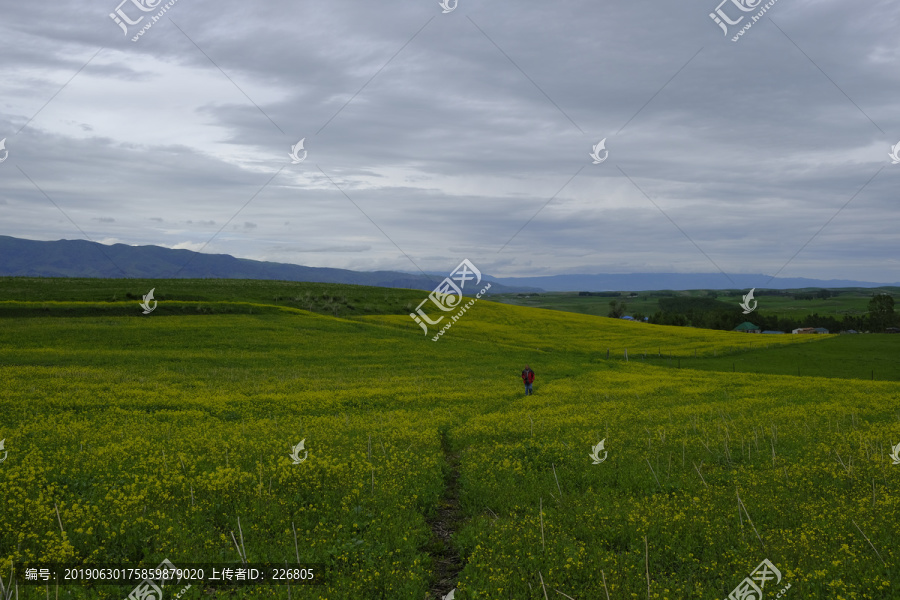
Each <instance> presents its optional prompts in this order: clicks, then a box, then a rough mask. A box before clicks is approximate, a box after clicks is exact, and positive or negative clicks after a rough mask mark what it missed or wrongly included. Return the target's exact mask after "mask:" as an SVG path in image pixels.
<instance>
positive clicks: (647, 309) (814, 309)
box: [492, 287, 900, 320]
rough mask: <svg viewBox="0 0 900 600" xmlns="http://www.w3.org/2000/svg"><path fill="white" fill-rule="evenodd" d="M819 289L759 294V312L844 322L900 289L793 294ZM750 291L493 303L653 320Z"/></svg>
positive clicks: (505, 298)
mask: <svg viewBox="0 0 900 600" xmlns="http://www.w3.org/2000/svg"><path fill="white" fill-rule="evenodd" d="M817 289H818V288H816V289H801V290H780V292H784V293H786V294H788V295H787V296H765V295H760V293H759V292H757V293H756V300H757V301H758V307H759V308H758V311H759V312H760V313H763V314H765V315H767V316H777V317H779V318H801V317H806V316H809V315H812V314H814V313H818V314H819V315H821V316H833V317H835V318H837V319H839V320H840V319H841V318H842V317H843V316H844V315H851V316H859V315H864V314H866V312H867V311H868V303H869V300H870V299H871V298H872V295H873V294H877V293H879V292H884V293H888V294H893V295H897V294H898V293H900V288H896V287H883V288H841V289H835V290H832V292H833V293H836V294H837V295H836V296H834V297H831V298H828V299H824V300H823V299H818V298H816V299H813V300H799V299H795V298H794V297H793V295H792V294H797V295H806V294H810V293H814V292H815V291H817ZM748 291H749V290H717V291H715V292H712V291H710V290H686V291H677V292H673V291H664V290H659V291H646V292H633V293H629V292H621V293H620V295H619V296H618V297H615V298H612V297H603V296H579V295H578V292H545V293H541V294H497V295H496V296H494V297H493V298H492V299H493V300H495V301H497V302H503V303H505V304H513V305H516V306H529V307H532V308H548V309H552V310H561V311H566V312H575V313H580V314H585V315H594V316H600V317H605V316H607V315H608V314H609V303H610V301H612V300H616V301H618V302H624V303H625V304H626V306H627V307H628V308H627V311H626V314H629V315H633V314H636V313H640V314H643V315H647V316H650V315H652V314H654V313H655V312H657V311H659V310H660V308H659V299H660V298H665V297H670V296H678V297H710V295H711V294H713V293H714V294H715V295H716V299H717V300H719V301H722V302H726V303H730V304H732V305H733V306H734V307H737V306H738V304H739V303H740V302H741V299H742V296H743V294H746V293H747V292H748Z"/></svg>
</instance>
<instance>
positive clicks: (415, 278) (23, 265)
mask: <svg viewBox="0 0 900 600" xmlns="http://www.w3.org/2000/svg"><path fill="white" fill-rule="evenodd" d="M0 276H28V277H98V278H122V277H129V278H135V279H175V278H188V279H274V280H281V281H309V282H319V283H345V284H354V285H369V286H376V287H389V288H407V289H414V290H432V289H434V287H435V285H437V284H438V283H439V282H440V281H442V280H443V278H444V277H446V276H447V274H436V273H435V274H429V275H421V274H415V273H404V272H401V271H350V270H347V269H328V268H320V267H303V266H300V265H291V264H284V263H275V262H264V261H258V260H249V259H246V258H235V257H233V256H230V255H228V254H201V253H198V252H194V251H192V250H172V249H169V248H163V247H160V246H128V245H126V244H114V245H111V246H107V245H104V244H98V243H96V242H88V241H85V240H58V241H55V242H40V241H34V240H24V239H20V238H14V237H8V236H0ZM730 278H731V279H730V280H729V278H728V277H726V276H724V275H723V274H721V273H630V274H621V275H617V274H606V275H552V276H547V277H492V276H490V275H487V274H484V279H485V280H486V281H490V282H492V284H493V285H492V287H491V293H494V294H500V293H535V292H542V291H551V292H604V291H630V292H640V291H647V290H698V289H708V290H718V289H749V288H753V287H759V288H763V287H765V288H769V289H797V288H838V287H887V286H889V285H894V286H897V285H900V283H894V284H884V283H872V282H866V281H851V280H845V279H830V280H821V279H806V278H796V277H795V278H780V279H773V280H771V281H770V279H771V278H770V277H769V276H768V275H747V274H731V275H730ZM732 281H733V283H732ZM735 284H737V285H735Z"/></svg>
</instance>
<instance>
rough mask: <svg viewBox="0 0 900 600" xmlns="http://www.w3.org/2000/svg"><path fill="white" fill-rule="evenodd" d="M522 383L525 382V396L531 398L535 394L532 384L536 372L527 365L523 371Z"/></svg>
mask: <svg viewBox="0 0 900 600" xmlns="http://www.w3.org/2000/svg"><path fill="white" fill-rule="evenodd" d="M522 381H523V382H525V395H526V396H530V395H531V394H532V393H533V392H532V390H531V384H532V383H534V371H532V370H531V367H529V366H528V365H525V370H524V371H522Z"/></svg>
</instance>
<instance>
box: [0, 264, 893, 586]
mask: <svg viewBox="0 0 900 600" xmlns="http://www.w3.org/2000/svg"><path fill="white" fill-rule="evenodd" d="M151 287H155V288H156V293H155V295H156V299H157V300H158V301H159V305H158V307H157V309H156V310H155V311H154V312H153V313H151V314H150V315H142V314H141V309H140V308H139V306H138V302H139V301H140V299H141V295H142V294H146V293H147V291H149V289H150V288H151ZM426 296H427V293H426V292H421V291H412V290H385V289H376V288H360V287H354V286H336V285H328V284H303V283H286V282H259V281H146V282H143V281H132V280H126V281H123V280H98V281H92V280H40V279H15V278H4V279H0V326H2V327H0V382H2V383H0V440H5V448H4V451H3V452H6V453H7V455H6V459H5V460H3V462H0V490H2V500H0V577H3V581H4V582H5V583H7V584H8V583H9V580H10V578H9V572H10V568H11V566H12V564H13V563H15V564H20V563H29V562H37V561H50V562H74V563H84V564H90V563H115V564H119V563H134V562H142V563H144V564H145V565H147V566H151V567H152V566H156V565H158V564H159V563H161V562H162V561H163V559H168V560H170V561H171V562H172V563H173V564H175V565H176V566H180V565H184V564H188V563H203V562H205V563H229V564H232V565H234V566H240V564H241V556H242V555H245V557H246V559H247V560H248V561H249V562H251V563H276V564H287V565H294V566H296V565H298V563H299V564H304V565H307V564H315V565H317V566H316V573H317V574H321V575H322V576H323V577H324V581H325V583H324V584H323V585H321V586H299V585H293V586H290V587H289V586H248V587H242V588H229V587H227V586H223V585H221V584H219V585H206V586H202V585H199V584H197V585H194V586H193V587H191V588H190V589H188V590H186V591H185V593H184V595H183V596H181V598H183V599H186V600H198V599H200V598H210V597H223V598H279V599H281V598H291V599H294V598H299V599H306V598H309V599H329V600H340V599H347V600H349V599H354V600H357V599H369V598H372V599H376V598H378V599H381V598H391V599H396V598H399V599H407V598H409V599H419V600H422V599H426V600H427V599H435V598H440V595H438V594H439V593H440V594H446V593H447V592H448V591H449V590H450V589H451V588H454V587H455V588H456V592H455V599H456V600H469V599H474V598H478V599H487V598H490V599H495V598H497V599H499V598H503V599H515V600H521V599H535V600H539V599H544V598H565V597H569V598H573V599H577V600H594V599H598V598H599V599H601V600H602V599H604V598H607V597H608V598H610V599H611V600H615V599H624V598H628V599H631V598H648V597H649V598H654V599H655V598H668V599H672V600H676V599H682V598H697V599H710V600H712V599H714V598H715V599H719V600H721V599H722V598H726V597H728V595H729V593H730V592H731V591H732V590H733V589H735V588H736V587H737V586H738V584H740V583H741V582H742V580H744V578H745V577H748V576H749V575H750V574H751V572H752V571H753V570H754V569H755V568H756V567H757V565H759V564H760V563H761V562H762V561H763V560H764V559H768V560H769V561H771V563H772V564H774V565H775V566H776V567H777V568H778V569H779V570H780V572H781V580H780V581H777V582H776V581H774V580H773V581H770V582H769V583H768V585H767V586H766V587H765V589H764V592H765V597H766V598H774V597H775V596H776V595H777V594H778V593H779V592H780V591H781V590H782V589H783V588H785V587H786V586H789V588H788V589H787V591H786V592H785V593H784V595H783V596H782V597H783V598H837V599H850V598H859V599H866V598H871V599H875V598H878V599H888V598H896V597H898V596H900V592H894V591H893V589H894V588H895V587H896V586H897V585H898V583H900V582H895V581H894V580H893V574H894V568H895V567H897V566H898V561H900V551H898V550H896V548H897V547H898V542H900V535H898V534H900V520H898V517H900V503H898V501H897V498H898V496H900V481H898V474H900V471H897V469H900V465H898V466H895V465H893V464H892V460H891V459H890V458H889V456H888V455H889V453H890V452H891V448H892V446H894V445H895V444H897V443H898V442H900V384H898V383H897V381H900V364H898V358H897V357H898V356H900V353H898V350H900V336H897V335H879V334H870V335H859V336H791V335H785V336H755V335H752V334H741V333H733V332H723V331H712V330H702V329H692V328H683V327H665V326H657V325H649V324H638V323H629V322H626V321H621V320H616V319H608V318H605V317H603V318H598V317H595V316H590V315H583V314H573V313H567V312H561V311H547V310H541V309H538V308H531V307H520V306H510V305H504V304H498V303H494V302H489V301H486V300H480V301H479V302H478V303H476V304H475V305H474V306H473V307H472V308H471V309H470V310H469V311H468V312H467V313H466V314H465V315H464V316H463V317H462V318H461V319H460V320H459V321H457V322H456V323H455V324H454V325H453V327H452V328H451V329H450V330H448V331H447V333H446V334H445V335H444V336H443V337H442V338H440V340H439V341H438V342H433V341H431V337H430V336H427V337H426V336H424V335H423V333H422V330H421V329H420V328H419V327H418V325H416V324H415V323H414V322H413V320H412V319H410V318H409V316H408V312H409V310H410V308H411V307H414V306H416V305H417V304H418V302H420V301H421V300H422V299H424V298H425V297H426ZM591 299H592V300H595V301H597V300H600V301H605V302H606V303H607V305H608V300H609V299H602V298H601V299H598V298H591ZM310 311H312V312H310ZM335 315H337V316H335ZM751 343H752V344H753V347H752V348H751V347H750V344H751ZM764 344H765V345H767V346H768V347H762V346H763V345H764ZM626 349H627V352H628V360H627V361H626V359H625V351H626ZM607 351H608V352H609V358H607ZM679 362H680V365H679ZM526 363H528V364H530V365H531V366H532V367H533V368H534V370H535V372H536V373H537V380H536V382H535V393H534V395H533V396H530V397H525V396H524V395H523V392H522V384H521V380H520V379H519V372H520V371H521V370H522V368H523V366H524V365H525V364H526ZM679 367H680V368H679ZM797 367H799V369H800V376H798V375H797V372H796V371H797ZM732 369H733V372H732ZM873 370H874V371H875V376H874V379H875V380H874V381H873V380H872V376H871V371H873ZM301 439H303V440H305V449H306V450H307V451H308V457H307V459H306V460H305V461H304V462H302V463H300V464H292V462H293V461H292V460H291V458H290V457H289V454H290V452H291V448H292V447H293V446H294V445H295V444H297V443H298V442H299V441H300V440H301ZM601 440H604V441H605V451H608V455H607V457H606V458H605V460H603V461H602V462H600V463H599V464H593V461H592V459H591V458H589V456H588V455H589V453H590V452H591V449H592V447H594V446H595V445H596V444H598V442H600V441H601ZM3 452H0V458H2V457H3ZM133 587H134V586H96V585H94V586H81V585H61V586H59V588H58V589H57V588H56V586H54V585H48V586H46V587H45V586H38V587H23V586H21V585H20V586H19V587H18V592H17V593H18V598H22V600H31V599H38V598H54V597H57V594H58V597H60V598H73V599H74V598H78V599H81V598H100V599H107V598H109V599H121V598H125V597H126V596H127V595H128V594H129V592H130V591H131V590H132V588H133ZM167 589H168V588H167ZM174 591H176V592H177V591H178V589H176V590H174ZM16 597H17V596H16V595H12V596H11V598H16ZM169 597H170V595H166V598H169ZM4 600H6V599H4Z"/></svg>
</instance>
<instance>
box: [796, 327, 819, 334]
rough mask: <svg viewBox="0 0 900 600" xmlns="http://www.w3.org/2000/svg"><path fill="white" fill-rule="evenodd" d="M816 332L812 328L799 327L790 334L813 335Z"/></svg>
mask: <svg viewBox="0 0 900 600" xmlns="http://www.w3.org/2000/svg"><path fill="white" fill-rule="evenodd" d="M815 332H816V330H815V328H813V327H800V328H799V329H795V330H793V331H792V332H791V333H815Z"/></svg>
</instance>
